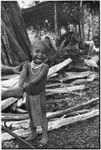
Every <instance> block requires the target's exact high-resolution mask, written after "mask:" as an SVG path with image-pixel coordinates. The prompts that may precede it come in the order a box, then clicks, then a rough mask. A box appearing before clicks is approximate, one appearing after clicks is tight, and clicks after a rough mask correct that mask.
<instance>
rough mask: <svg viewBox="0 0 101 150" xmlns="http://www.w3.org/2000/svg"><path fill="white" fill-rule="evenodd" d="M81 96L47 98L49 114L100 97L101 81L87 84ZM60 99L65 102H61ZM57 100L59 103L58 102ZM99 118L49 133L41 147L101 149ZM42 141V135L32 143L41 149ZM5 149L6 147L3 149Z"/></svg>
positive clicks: (21, 146)
mask: <svg viewBox="0 0 101 150" xmlns="http://www.w3.org/2000/svg"><path fill="white" fill-rule="evenodd" d="M77 92H78V93H80V95H72V94H62V95H59V94H58V95H54V96H51V97H50V96H49V97H47V112H50V111H51V112H54V111H57V110H63V109H66V108H70V107H72V106H76V105H77V104H80V103H83V102H87V101H89V100H91V99H92V98H96V97H98V96H99V81H98V79H97V80H94V81H93V82H91V83H88V84H86V89H85V90H82V91H77ZM59 99H63V101H60V102H59ZM56 100H57V101H56ZM90 107H91V108H92V107H94V108H99V104H97V105H96V106H90ZM99 123H100V121H99V117H93V118H91V119H87V120H85V121H80V122H77V123H74V124H70V125H67V126H64V127H61V128H59V129H57V130H52V131H49V132H48V138H49V140H48V143H47V145H46V146H44V147H41V149H42V148H45V149H46V148H47V149H54V148H55V149H67V148H68V149H88V148H89V149H99V148H100V137H99V136H100V129H99V128H100V125H99ZM40 139H41V135H38V137H37V139H36V140H34V141H31V142H30V143H31V144H32V145H33V146H35V148H37V149H39V148H40V147H39V146H38V144H37V141H39V140H40ZM16 143H18V145H19V149H21V148H24V149H25V148H26V149H28V148H27V147H25V146H23V145H22V143H19V142H17V141H16ZM3 148H4V147H3Z"/></svg>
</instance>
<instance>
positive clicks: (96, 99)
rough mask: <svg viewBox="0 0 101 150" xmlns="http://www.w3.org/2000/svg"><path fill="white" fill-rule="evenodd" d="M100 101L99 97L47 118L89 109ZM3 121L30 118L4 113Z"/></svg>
mask: <svg viewBox="0 0 101 150" xmlns="http://www.w3.org/2000/svg"><path fill="white" fill-rule="evenodd" d="M98 100H99V97H97V98H93V99H91V100H90V101H88V102H85V103H82V104H80V105H77V106H74V107H71V108H68V109H66V110H61V111H57V112H51V113H47V118H48V119H49V118H54V117H57V116H62V115H65V114H67V113H71V112H73V111H76V110H79V109H82V108H84V107H87V106H89V105H92V104H94V103H95V104H96V103H97V102H98ZM1 117H2V120H9V121H10V120H21V118H22V120H25V119H28V118H29V116H28V114H11V113H7V114H6V113H2V116H1Z"/></svg>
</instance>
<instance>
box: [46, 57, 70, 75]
mask: <svg viewBox="0 0 101 150" xmlns="http://www.w3.org/2000/svg"><path fill="white" fill-rule="evenodd" d="M71 62H72V59H71V58H68V59H66V60H65V61H63V62H61V63H59V64H57V65H55V66H53V67H51V68H50V69H49V72H48V77H51V75H52V74H53V73H56V72H58V71H59V70H61V69H62V68H64V67H65V66H67V65H68V64H70V63H71Z"/></svg>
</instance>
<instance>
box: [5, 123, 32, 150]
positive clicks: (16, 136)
mask: <svg viewBox="0 0 101 150" xmlns="http://www.w3.org/2000/svg"><path fill="white" fill-rule="evenodd" d="M2 129H3V130H5V131H6V132H7V133H9V134H10V135H12V136H13V137H14V138H16V139H17V140H18V141H20V142H21V143H23V144H24V145H26V146H27V147H28V148H34V146H32V145H31V144H30V143H28V142H27V141H25V140H24V139H22V138H20V137H19V136H18V135H16V134H15V133H13V132H12V131H11V130H10V129H9V128H7V127H5V126H3V125H2Z"/></svg>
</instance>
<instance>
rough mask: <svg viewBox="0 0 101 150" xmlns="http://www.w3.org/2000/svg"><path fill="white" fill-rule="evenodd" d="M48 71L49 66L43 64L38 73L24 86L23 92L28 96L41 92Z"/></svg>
mask: <svg viewBox="0 0 101 150" xmlns="http://www.w3.org/2000/svg"><path fill="white" fill-rule="evenodd" d="M48 70H49V66H48V65H47V64H44V66H43V68H42V70H41V71H40V73H39V74H38V75H37V76H36V77H35V78H34V79H33V80H31V81H30V82H29V83H27V84H26V85H25V87H24V91H25V92H26V93H28V94H29V95H36V94H39V93H40V92H42V90H43V89H44V88H45V84H46V78H47V73H48Z"/></svg>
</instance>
